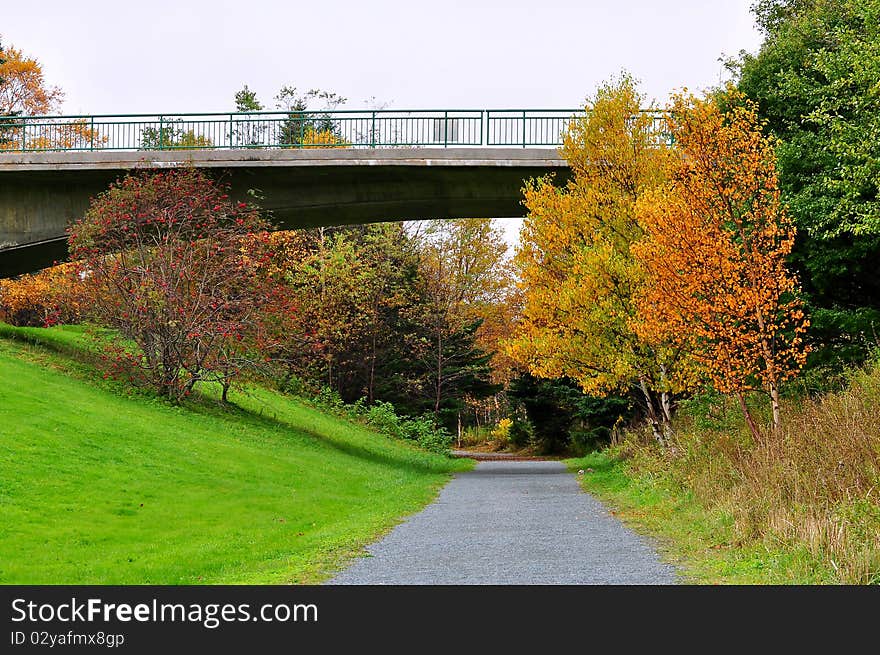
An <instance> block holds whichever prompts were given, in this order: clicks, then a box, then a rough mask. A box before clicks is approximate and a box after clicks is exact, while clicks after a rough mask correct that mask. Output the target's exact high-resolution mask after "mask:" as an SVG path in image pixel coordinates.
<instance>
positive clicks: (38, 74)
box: [0, 46, 104, 150]
mask: <svg viewBox="0 0 880 655" xmlns="http://www.w3.org/2000/svg"><path fill="white" fill-rule="evenodd" d="M0 59H2V62H0V117H5V118H2V119H0V121H2V126H0V133H2V142H0V147H2V148H4V149H13V148H14V149H21V148H25V149H28V150H51V149H53V148H70V147H74V146H77V145H82V144H91V143H94V142H96V141H97V142H98V143H102V142H103V140H104V139H103V138H102V137H101V136H100V135H98V134H96V133H95V132H94V130H92V129H91V128H90V127H89V126H88V125H87V123H86V122H85V121H84V120H75V121H65V122H59V121H52V120H46V121H41V124H40V126H39V127H27V126H26V124H25V123H24V122H23V121H20V120H15V118H14V117H17V116H46V115H48V114H51V113H54V112H57V111H58V110H59V109H60V108H61V103H62V101H63V99H64V92H63V91H62V90H61V89H60V88H58V87H57V86H50V85H49V84H48V83H47V82H46V79H45V76H44V75H43V67H42V65H41V64H40V62H39V61H38V60H36V59H34V58H33V57H29V56H27V55H25V54H24V53H23V52H22V51H21V50H19V49H18V48H15V47H12V46H10V47H9V48H7V49H5V50H3V51H2V57H0ZM10 117H12V118H10Z"/></svg>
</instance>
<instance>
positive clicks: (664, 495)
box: [567, 452, 833, 584]
mask: <svg viewBox="0 0 880 655" xmlns="http://www.w3.org/2000/svg"><path fill="white" fill-rule="evenodd" d="M567 464H568V466H569V467H570V468H571V469H572V470H584V471H585V473H584V475H583V477H582V478H581V485H582V486H583V487H584V489H586V490H587V491H589V492H590V493H593V494H595V495H596V496H597V497H598V498H601V499H602V500H603V501H605V502H607V503H608V504H609V505H610V506H611V507H613V508H614V513H615V515H616V516H617V517H618V518H620V519H621V520H622V521H623V522H624V523H626V524H627V525H629V526H630V527H631V528H633V529H634V530H636V531H637V532H640V533H642V534H646V535H649V536H650V537H653V538H654V539H655V540H656V541H657V544H658V547H659V550H660V552H661V554H662V555H663V556H664V559H666V560H667V561H670V562H672V563H674V564H676V565H677V566H678V567H679V568H680V569H681V572H682V575H683V579H684V580H685V581H686V582H690V583H695V584H821V583H828V582H833V579H832V576H831V575H830V573H829V571H827V570H823V569H822V568H821V566H818V563H817V562H816V561H815V559H814V558H812V557H811V556H810V554H809V553H808V552H806V550H799V549H796V548H790V547H789V548H782V547H781V546H780V547H779V548H776V549H770V548H767V547H766V546H765V545H763V544H754V543H753V544H748V545H745V544H735V543H734V542H735V539H734V537H733V526H732V524H733V520H732V518H731V517H730V516H728V515H726V514H725V513H724V512H722V511H719V510H717V509H716V510H709V509H706V508H705V507H703V506H701V504H700V503H699V502H697V500H696V499H694V498H693V496H692V495H690V494H689V493H686V492H684V491H683V490H681V489H674V488H671V487H668V486H666V485H665V484H664V483H663V481H662V480H661V479H656V478H652V477H650V476H647V475H643V476H639V475H633V474H632V473H631V472H630V471H629V470H628V468H627V466H626V464H625V463H624V462H621V461H619V460H617V459H615V458H614V457H613V456H612V455H610V454H609V453H608V452H597V453H593V454H591V455H587V456H586V457H582V458H578V459H571V460H568V462H567Z"/></svg>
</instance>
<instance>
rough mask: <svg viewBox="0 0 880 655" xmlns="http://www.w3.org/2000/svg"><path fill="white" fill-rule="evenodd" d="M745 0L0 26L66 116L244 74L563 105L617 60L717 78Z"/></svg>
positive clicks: (250, 6) (302, 84) (251, 12)
mask: <svg viewBox="0 0 880 655" xmlns="http://www.w3.org/2000/svg"><path fill="white" fill-rule="evenodd" d="M751 2H752V0H610V1H609V0H580V1H578V0H448V1H445V2H444V1H441V0H433V1H431V2H423V1H420V0H309V1H308V2H304V1H302V0H288V1H286V2H284V1H275V2H271V1H268V0H247V1H244V2H242V1H241V0H236V1H235V2H230V1H228V0H190V1H186V0H173V1H171V0H149V1H147V2H134V1H126V0H42V1H41V2H38V3H31V2H4V6H3V9H2V10H0V37H2V42H3V44H4V46H9V45H15V46H16V47H18V48H21V49H22V50H24V51H25V53H27V54H29V55H31V56H35V57H36V58H37V59H39V60H40V61H41V63H42V64H43V68H44V72H45V75H46V78H47V80H48V81H49V83H51V84H55V85H58V86H61V87H62V88H63V89H64V91H65V92H66V102H65V104H64V107H63V111H64V113H67V114H74V113H76V114H78V113H101V114H106V113H151V114H155V113H169V114H170V113H177V112H211V111H226V110H229V109H231V108H232V106H233V100H232V98H233V95H234V93H235V91H237V90H238V89H240V88H241V87H242V85H243V84H245V83H247V84H248V85H249V86H250V88H251V89H253V90H255V91H256V92H257V94H258V97H259V98H260V99H261V100H262V101H263V103H264V104H267V105H270V108H272V107H271V105H272V104H273V102H272V96H274V95H275V94H276V93H277V91H278V89H279V87H281V86H282V85H284V84H290V85H293V86H296V87H297V88H299V89H301V90H307V89H309V88H313V87H320V88H323V89H328V90H331V91H335V92H337V93H340V94H341V95H343V96H346V97H347V98H349V102H348V104H347V105H346V107H347V108H351V109H358V108H364V107H366V106H368V105H370V103H369V99H370V98H372V97H375V99H376V101H377V102H378V103H379V104H383V105H384V104H387V105H388V107H389V108H393V109H442V108H450V109H453V108H457V109H487V108H494V109H504V108H541V109H553V108H574V107H577V106H579V105H580V104H581V102H582V101H583V99H584V98H585V97H586V96H587V95H588V94H589V93H591V92H592V91H593V90H594V88H595V87H596V85H597V84H598V83H599V82H601V81H603V80H605V79H607V78H609V77H610V76H612V75H615V74H617V73H619V72H620V71H621V70H622V69H625V70H628V71H629V72H631V73H632V74H634V75H635V76H636V78H638V79H639V80H641V82H642V88H643V90H644V91H645V92H646V93H647V95H648V96H649V97H650V98H654V99H657V100H659V101H660V102H661V103H662V102H663V101H665V99H666V97H667V96H668V94H669V93H670V91H672V90H674V89H679V88H681V87H685V86H686V87H688V88H690V89H691V90H694V91H699V90H702V89H705V88H707V87H709V86H712V85H716V84H718V83H719V82H720V81H721V80H722V79H723V67H722V66H721V64H720V63H719V61H718V59H719V57H721V56H722V55H733V54H736V53H737V52H739V51H740V50H749V51H755V50H756V49H757V48H758V46H759V44H760V36H759V34H758V32H757V31H756V30H755V28H754V25H753V21H752V17H751V15H750V14H749V5H750V4H751ZM370 106H372V105H370Z"/></svg>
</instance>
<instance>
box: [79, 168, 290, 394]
mask: <svg viewBox="0 0 880 655" xmlns="http://www.w3.org/2000/svg"><path fill="white" fill-rule="evenodd" d="M267 227H268V226H267V224H266V222H265V221H264V219H263V218H261V216H260V214H259V212H258V211H257V210H256V209H255V208H254V207H252V206H249V205H247V204H245V203H235V202H233V201H231V200H230V199H229V197H228V194H227V192H226V189H224V188H223V187H222V186H221V185H219V184H217V183H215V182H214V181H212V180H211V179H210V178H208V177H207V176H206V175H205V174H204V173H202V172H200V171H198V170H195V169H179V170H171V171H167V172H142V173H138V174H136V175H129V176H126V177H125V178H123V179H122V180H121V181H119V182H117V183H115V184H114V185H112V186H111V188H110V189H109V190H108V191H106V192H104V193H103V194H101V195H100V196H98V197H97V198H95V199H93V201H92V203H91V206H90V208H89V210H88V211H87V213H86V215H85V216H84V217H83V218H82V219H80V220H79V221H77V222H75V223H74V224H73V225H72V227H71V228H70V249H71V255H72V256H73V258H75V259H77V260H79V261H80V262H81V277H82V279H83V287H84V289H83V295H84V297H85V298H87V300H88V302H86V303H84V304H83V311H84V313H85V314H86V316H87V317H88V318H89V319H91V320H93V321H95V322H97V323H99V324H101V325H105V326H108V327H111V328H114V329H116V330H118V331H119V333H120V334H121V336H122V337H124V338H125V339H129V340H131V341H132V342H134V344H136V346H137V347H136V348H135V349H125V348H122V347H120V349H119V353H118V357H117V358H115V361H114V362H113V363H114V365H116V366H118V367H119V370H120V371H121V372H123V373H124V374H125V375H127V376H128V377H130V378H131V379H132V380H134V381H138V382H143V383H145V384H148V385H150V386H152V387H153V388H154V389H155V390H156V391H157V392H158V393H159V394H161V395H163V396H165V397H167V398H169V399H171V400H180V399H181V398H182V397H183V396H184V395H186V394H187V393H189V392H190V391H191V390H192V388H193V386H194V385H195V384H196V383H197V382H200V381H208V380H216V381H219V382H221V383H222V384H223V385H224V389H228V383H229V382H230V380H231V378H232V377H234V376H235V375H236V374H237V373H238V371H239V370H240V369H241V365H242V358H243V357H244V354H245V353H244V352H243V349H245V348H247V347H248V345H249V344H252V343H254V341H255V338H256V336H255V335H254V330H255V329H256V328H257V327H258V326H259V325H260V324H261V317H262V312H263V311H264V310H265V309H266V307H267V305H268V304H269V302H270V301H271V300H272V299H273V298H274V297H275V294H274V290H273V289H272V288H267V286H266V285H265V284H264V283H263V281H264V279H265V278H264V276H262V275H260V272H261V269H262V268H263V267H264V266H265V262H266V261H267V257H268V255H267V253H266V252H265V249H264V247H263V246H264V245H265V230H266V229H267Z"/></svg>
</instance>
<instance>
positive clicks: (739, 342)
mask: <svg viewBox="0 0 880 655" xmlns="http://www.w3.org/2000/svg"><path fill="white" fill-rule="evenodd" d="M730 93H731V95H730V100H731V101H732V105H734V106H733V108H732V109H731V110H730V111H729V112H727V113H724V112H722V111H721V110H720V109H719V107H718V106H717V105H716V104H715V103H714V102H712V101H711V100H702V99H697V98H695V97H693V96H683V95H680V96H676V97H675V99H674V102H673V105H672V108H671V111H670V112H669V116H668V123H669V130H670V132H671V134H672V137H673V138H674V140H675V143H676V146H677V148H676V149H677V151H678V153H679V156H678V157H676V158H674V159H671V160H669V164H668V166H669V171H668V175H667V179H668V182H667V183H665V184H663V185H661V186H659V187H657V188H655V189H648V190H646V192H645V193H644V194H643V196H642V197H641V198H640V200H639V202H638V204H637V209H636V211H637V215H638V219H639V223H640V224H641V225H643V227H644V229H645V232H646V237H645V238H644V239H643V240H642V241H641V242H640V243H638V244H636V245H635V246H634V248H633V252H634V254H635V256H636V258H637V259H638V260H639V261H640V262H641V263H642V265H643V266H644V269H645V274H646V284H645V285H644V286H643V287H642V292H641V294H640V296H639V298H638V301H637V304H638V318H637V324H636V331H637V332H638V333H639V335H640V336H641V337H642V338H644V339H645V340H646V341H648V342H651V341H669V340H671V341H673V342H674V343H677V344H678V345H680V346H681V347H683V348H684V349H685V350H686V351H688V352H689V353H690V354H691V355H692V356H693V358H694V360H695V361H696V362H697V364H698V365H699V366H700V367H701V368H702V370H703V372H704V373H705V375H706V376H707V377H708V379H709V380H710V381H711V382H712V384H713V386H714V387H715V388H716V389H717V390H718V391H720V392H722V393H732V394H735V395H736V396H737V398H738V399H739V402H740V407H741V408H742V410H743V412H744V414H745V417H746V420H747V422H748V424H749V427H750V429H751V431H752V433H753V435H754V436H755V437H756V438H758V437H759V436H760V431H759V429H758V427H757V425H756V423H755V421H754V420H753V418H752V416H751V415H750V413H749V410H748V407H747V405H746V403H745V398H744V394H745V393H746V392H748V391H751V390H755V389H763V390H764V391H766V392H767V393H768V394H769V396H770V398H771V402H772V407H773V423H774V427H775V428H776V427H778V426H779V422H780V416H779V387H780V384H782V383H783V382H784V381H785V380H786V379H788V378H789V377H791V376H792V375H794V374H796V373H797V371H799V370H800V369H801V367H802V366H803V364H804V361H805V359H806V355H807V346H806V344H805V343H804V340H803V337H804V333H805V331H806V329H807V326H808V325H809V322H808V320H807V319H806V317H805V316H804V312H803V308H802V305H801V302H800V301H799V299H798V297H797V294H798V284H797V280H796V278H795V277H794V276H793V275H792V274H791V273H789V271H788V270H786V266H785V260H786V257H787V256H788V254H789V253H790V252H791V249H792V245H793V243H794V237H795V228H794V225H793V224H792V222H791V221H790V220H789V218H788V216H787V215H786V213H785V210H784V208H783V207H782V205H781V204H780V200H779V186H778V181H777V173H776V166H775V156H774V151H773V144H772V142H771V141H770V139H769V138H768V137H766V136H764V135H763V134H762V132H761V125H760V123H759V121H758V118H757V113H756V107H755V105H754V104H752V103H750V102H749V101H747V100H746V99H745V98H743V97H741V96H739V95H738V94H737V93H736V92H735V91H731V92H730Z"/></svg>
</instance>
